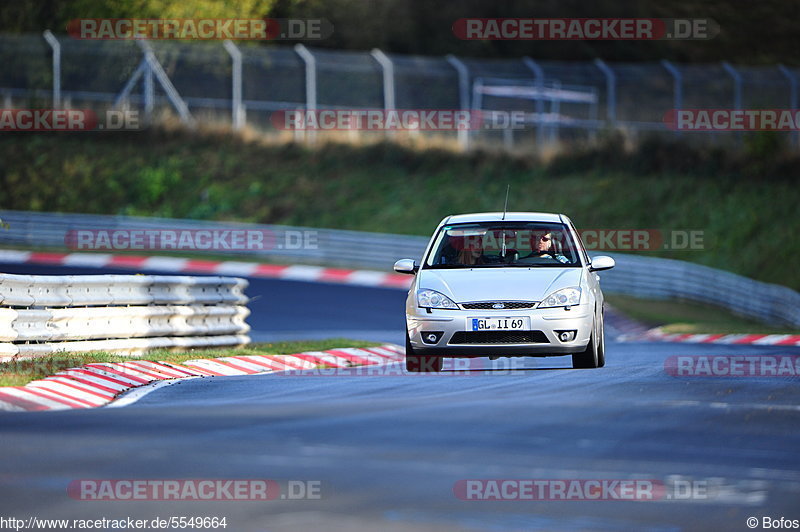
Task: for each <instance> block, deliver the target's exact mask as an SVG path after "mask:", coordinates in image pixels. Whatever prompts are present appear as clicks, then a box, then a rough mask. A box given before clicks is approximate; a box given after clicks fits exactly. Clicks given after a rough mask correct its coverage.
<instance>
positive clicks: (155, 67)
mask: <svg viewBox="0 0 800 532" xmlns="http://www.w3.org/2000/svg"><path fill="white" fill-rule="evenodd" d="M136 44H138V45H139V47H140V48H141V49H142V52H143V53H144V60H143V61H142V64H141V65H140V68H144V69H145V71H144V72H143V73H144V74H145V75H147V74H148V73H149V74H153V75H155V77H156V79H158V83H159V84H160V85H161V88H162V89H164V92H165V93H167V98H169V101H170V102H172V105H173V106H174V107H175V110H177V111H178V114H179V115H180V117H181V122H183V123H184V124H186V125H188V126H190V127H194V126H195V125H197V123H196V121H195V119H194V117H193V116H192V114H191V113H190V112H189V107H188V106H187V105H186V102H184V101H183V98H181V95H180V94H178V90H177V89H176V88H175V85H173V84H172V81H170V79H169V76H167V73H166V72H164V69H163V68H162V67H161V63H159V62H158V59H156V55H155V54H154V53H153V49H152V48H151V47H150V44H148V42H147V41H144V40H141V39H138V40H137V41H136ZM137 72H138V70H137ZM135 76H136V73H134V76H132V77H131V80H133V78H134V77H135ZM131 86H132V85H131ZM126 89H128V86H127V85H126ZM123 92H124V90H123Z"/></svg>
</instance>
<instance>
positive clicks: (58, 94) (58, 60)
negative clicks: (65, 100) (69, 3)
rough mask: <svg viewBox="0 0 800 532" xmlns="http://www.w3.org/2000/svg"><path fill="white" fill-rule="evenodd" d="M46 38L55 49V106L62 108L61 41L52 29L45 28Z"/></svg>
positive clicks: (55, 107)
mask: <svg viewBox="0 0 800 532" xmlns="http://www.w3.org/2000/svg"><path fill="white" fill-rule="evenodd" d="M43 35H44V40H45V41H47V44H49V45H50V48H52V49H53V108H54V109H60V108H61V43H60V42H58V39H56V36H55V35H53V33H52V32H51V31H50V30H44V33H43Z"/></svg>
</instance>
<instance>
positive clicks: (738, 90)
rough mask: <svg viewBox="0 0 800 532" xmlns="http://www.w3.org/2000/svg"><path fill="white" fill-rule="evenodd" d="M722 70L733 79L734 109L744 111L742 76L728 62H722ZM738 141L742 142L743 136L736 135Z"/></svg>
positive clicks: (739, 133)
mask: <svg viewBox="0 0 800 532" xmlns="http://www.w3.org/2000/svg"><path fill="white" fill-rule="evenodd" d="M722 68H724V69H725V72H727V73H728V74H730V76H731V78H733V108H734V109H736V110H737V111H741V109H742V75H741V74H740V73H739V72H738V71H737V70H736V69H735V68H733V65H731V64H730V63H728V62H727V61H723V62H722ZM735 135H736V139H737V141H739V142H741V140H742V134H741V132H738V133H736V134H735Z"/></svg>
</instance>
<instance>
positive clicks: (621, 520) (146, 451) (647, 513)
mask: <svg viewBox="0 0 800 532" xmlns="http://www.w3.org/2000/svg"><path fill="white" fill-rule="evenodd" d="M2 268H3V270H4V271H6V272H8V273H35V274H55V273H58V274H68V273H98V270H96V269H80V268H62V267H39V266H30V265H3V267H2ZM113 273H124V272H123V271H121V270H113ZM248 295H250V296H251V297H255V296H258V299H256V300H255V301H253V302H252V303H251V304H250V307H251V309H252V311H253V314H252V316H251V318H250V320H249V322H250V324H251V325H252V327H253V331H254V333H253V337H254V340H257V341H259V340H271V339H280V338H292V337H294V338H315V337H328V336H339V337H357V338H366V339H374V340H380V341H390V342H395V343H399V342H400V341H401V340H402V327H403V319H402V312H403V308H402V301H403V298H404V293H403V292H402V291H400V290H392V289H380V288H365V287H353V286H342V285H326V284H315V283H304V282H295V281H275V280H262V279H251V285H250V288H249V289H248ZM611 325H612V326H613V324H611ZM770 354H790V355H800V349H798V348H781V347H768V346H726V345H692V344H668V343H618V342H613V341H609V342H608V344H607V355H606V358H607V365H606V367H605V368H603V369H599V370H573V369H571V368H570V362H569V358H568V357H560V358H548V359H527V360H525V362H524V367H525V369H523V370H520V371H514V372H509V371H507V370H505V369H503V368H506V367H507V365H508V364H509V362H508V361H507V360H501V361H498V362H497V363H496V364H495V367H496V368H497V369H496V370H494V371H483V370H480V369H476V370H474V371H467V372H463V371H462V372H452V371H451V372H443V373H442V374H440V375H433V376H431V375H404V374H403V373H402V372H401V371H400V370H399V369H398V368H394V369H393V370H392V371H387V372H386V373H387V374H386V375H372V376H335V375H331V376H318V375H311V376H303V375H280V374H273V375H260V376H249V377H224V378H203V379H193V380H188V381H183V382H180V383H177V384H173V385H169V386H165V387H162V388H160V389H158V390H156V391H153V392H152V393H150V394H148V395H146V396H144V397H143V398H142V399H141V400H139V401H138V402H136V403H134V404H133V405H131V406H127V407H123V408H103V409H96V410H78V411H61V412H44V413H3V414H0V446H2V461H1V462H0V463H2V471H0V497H2V499H3V501H4V503H3V507H4V509H5V510H6V512H5V513H6V514H7V515H14V516H16V517H18V518H27V517H29V516H37V517H40V518H44V517H51V518H69V519H98V518H102V517H106V518H115V517H126V516H131V517H133V518H135V519H152V518H154V517H156V516H158V517H161V518H168V517H170V516H193V515H203V516H217V517H222V516H226V517H227V524H228V527H227V530H254V531H255V530H264V531H267V530H269V531H289V530H292V531H295V530H299V531H305V530H335V531H338V530H364V531H366V530H387V531H393V530H397V531H406V530H408V531H412V530H493V531H506V530H509V531H510V530H542V529H543V530H624V529H646V530H709V529H712V530H749V528H748V526H747V525H746V520H747V518H748V517H756V518H757V519H758V520H759V522H761V520H762V518H763V517H765V516H768V517H771V518H774V519H779V518H781V517H784V518H787V519H800V505H798V501H800V457H799V456H798V450H800V432H798V427H800V400H799V399H800V393H799V392H798V388H797V383H798V381H797V378H794V377H759V378H753V377H750V378H722V377H674V376H670V375H669V374H668V373H667V372H666V371H665V369H664V361H665V360H666V359H667V358H668V357H670V356H672V355H770ZM486 363H487V364H488V362H486ZM253 478H266V479H274V480H276V481H277V482H278V483H279V484H280V485H281V486H282V487H284V486H286V485H288V483H289V482H290V481H297V480H301V481H318V482H319V486H320V498H319V499H310V500H288V498H287V499H280V498H278V499H276V500H272V501H266V502H265V501H258V502H256V501H246V502H231V501H211V502H179V503H176V502H167V501H118V502H107V501H82V500H74V499H73V498H70V496H68V494H67V486H68V485H69V483H70V482H72V481H75V480H78V479H253ZM466 479H549V480H554V479H555V480H558V479H560V480H564V479H583V480H589V479H607V480H613V479H621V480H627V479H651V480H654V481H655V482H657V483H663V485H664V486H666V487H668V488H669V489H667V491H666V494H665V495H663V496H661V497H660V498H658V500H654V501H653V500H636V501H622V500H608V499H606V498H601V499H600V500H591V501H587V500H582V501H580V500H549V501H531V500H506V501H476V500H462V499H460V498H458V497H457V496H456V493H460V491H459V490H458V489H456V490H455V491H454V487H456V486H458V485H459V481H463V480H466ZM676 486H684V487H685V486H692V489H690V490H689V492H688V495H687V492H686V491H683V492H680V493H678V491H677V488H676Z"/></svg>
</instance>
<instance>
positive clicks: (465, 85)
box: [445, 54, 473, 151]
mask: <svg viewBox="0 0 800 532" xmlns="http://www.w3.org/2000/svg"><path fill="white" fill-rule="evenodd" d="M445 59H447V62H448V63H450V64H451V65H452V66H453V68H455V69H456V72H458V99H459V105H460V106H461V110H462V111H469V109H470V104H469V69H468V68H467V65H465V64H464V62H463V61H462V60H461V59H459V58H458V57H456V56H454V55H453V54H448V55H447V56H445ZM469 123H470V124H472V123H473V120H472V118H470V120H469ZM458 144H459V146H461V149H462V150H464V151H466V150H468V149H469V130H467V129H459V130H458Z"/></svg>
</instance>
